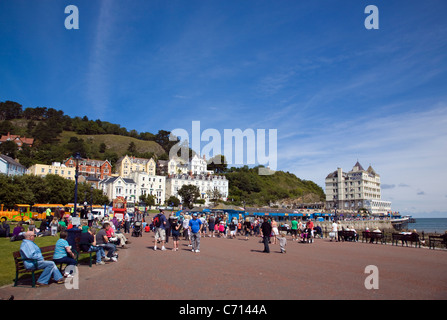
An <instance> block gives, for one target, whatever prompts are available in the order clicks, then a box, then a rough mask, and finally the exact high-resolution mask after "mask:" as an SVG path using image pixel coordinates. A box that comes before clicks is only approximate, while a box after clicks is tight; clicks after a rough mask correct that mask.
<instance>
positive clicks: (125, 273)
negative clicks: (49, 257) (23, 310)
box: [0, 232, 447, 300]
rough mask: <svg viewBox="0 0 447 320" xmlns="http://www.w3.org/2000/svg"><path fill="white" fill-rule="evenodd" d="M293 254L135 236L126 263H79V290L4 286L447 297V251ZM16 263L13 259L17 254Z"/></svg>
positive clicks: (72, 296) (60, 292)
mask: <svg viewBox="0 0 447 320" xmlns="http://www.w3.org/2000/svg"><path fill="white" fill-rule="evenodd" d="M287 238H288V243H287V247H286V248H287V253H285V254H282V253H280V250H279V245H271V246H270V248H271V253H269V254H266V253H263V252H262V250H263V244H262V243H260V242H259V241H260V238H255V237H251V238H250V239H249V240H248V241H245V240H244V237H239V238H238V239H225V238H208V237H206V238H202V239H201V246H200V251H201V252H200V253H193V252H191V249H190V247H188V246H187V245H188V242H187V241H185V240H183V239H182V240H180V250H179V251H176V252H174V251H171V250H170V249H172V240H171V241H170V242H169V243H168V244H167V246H166V247H167V248H168V250H167V251H161V250H157V251H154V250H153V233H152V232H151V233H144V234H143V237H141V238H134V237H129V240H131V241H132V243H131V244H130V245H129V248H128V249H120V250H119V252H118V253H119V259H118V262H114V263H108V264H106V265H102V266H96V265H93V266H92V268H89V266H88V265H81V266H79V269H78V270H79V288H78V289H67V288H66V287H65V285H58V284H51V285H50V286H49V287H44V288H31V287H13V286H12V285H9V286H4V287H2V288H0V299H7V298H8V297H9V296H10V295H14V297H15V300H48V299H50V300H53V299H54V300H58V299H69V300H91V299H100V300H110V299H113V300H116V299H119V300H128V299H130V300H303V299H304V300H310V299H312V300H313V299H319V300H333V299H342V300H350V299H357V300H358V299H360V300H376V299H378V300H409V299H416V300H426V299H430V300H433V299H434V300H444V299H446V298H447V273H446V270H447V251H446V250H428V249H426V248H414V247H413V248H410V247H401V246H391V245H381V244H370V243H361V242H356V243H353V242H338V243H337V242H330V241H329V240H328V239H316V240H315V241H314V243H312V244H303V243H297V242H294V241H291V238H290V237H287ZM11 259H12V257H11ZM369 265H373V266H376V267H377V270H378V289H370V290H368V289H366V287H365V279H366V278H367V277H368V276H369V275H370V274H369V273H365V268H366V267H367V266H369Z"/></svg>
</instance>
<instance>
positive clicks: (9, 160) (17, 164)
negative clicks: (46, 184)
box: [0, 154, 26, 169]
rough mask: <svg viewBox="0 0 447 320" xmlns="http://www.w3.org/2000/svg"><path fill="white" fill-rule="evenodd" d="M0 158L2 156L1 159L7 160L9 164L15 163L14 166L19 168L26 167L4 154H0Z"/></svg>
mask: <svg viewBox="0 0 447 320" xmlns="http://www.w3.org/2000/svg"><path fill="white" fill-rule="evenodd" d="M0 158H2V159H3V160H5V161H6V162H8V163H9V164H12V165H15V166H18V167H21V168H24V169H26V167H25V166H24V165H23V164H20V163H19V162H17V161H15V160H14V159H13V158H11V157H8V156H6V155H4V154H0Z"/></svg>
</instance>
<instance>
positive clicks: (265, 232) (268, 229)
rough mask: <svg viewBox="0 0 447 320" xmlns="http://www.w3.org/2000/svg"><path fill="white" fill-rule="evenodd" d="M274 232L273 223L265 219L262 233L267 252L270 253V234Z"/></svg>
mask: <svg viewBox="0 0 447 320" xmlns="http://www.w3.org/2000/svg"><path fill="white" fill-rule="evenodd" d="M271 234H272V225H271V224H270V222H268V220H267V219H264V222H263V223H262V224H261V235H262V239H263V242H264V251H262V252H265V253H270V248H269V242H270V235H271Z"/></svg>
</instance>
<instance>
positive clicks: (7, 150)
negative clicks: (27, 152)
mask: <svg viewBox="0 0 447 320" xmlns="http://www.w3.org/2000/svg"><path fill="white" fill-rule="evenodd" d="M18 150H19V148H18V147H17V145H16V143H15V142H14V141H5V142H3V143H2V144H0V153H2V154H5V155H7V156H8V157H11V158H13V159H15V158H17V153H18Z"/></svg>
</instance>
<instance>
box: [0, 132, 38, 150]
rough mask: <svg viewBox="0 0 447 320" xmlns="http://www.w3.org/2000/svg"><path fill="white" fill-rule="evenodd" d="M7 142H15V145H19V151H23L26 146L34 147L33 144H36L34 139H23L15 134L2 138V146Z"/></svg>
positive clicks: (0, 141)
mask: <svg viewBox="0 0 447 320" xmlns="http://www.w3.org/2000/svg"><path fill="white" fill-rule="evenodd" d="M6 141H12V142H15V144H16V145H17V147H18V148H19V150H22V146H23V145H24V144H27V145H28V146H30V147H32V146H33V143H34V139H33V138H27V137H21V136H18V135H15V134H10V133H9V132H8V134H7V135H6V136H1V138H0V144H1V143H3V142H6Z"/></svg>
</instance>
